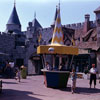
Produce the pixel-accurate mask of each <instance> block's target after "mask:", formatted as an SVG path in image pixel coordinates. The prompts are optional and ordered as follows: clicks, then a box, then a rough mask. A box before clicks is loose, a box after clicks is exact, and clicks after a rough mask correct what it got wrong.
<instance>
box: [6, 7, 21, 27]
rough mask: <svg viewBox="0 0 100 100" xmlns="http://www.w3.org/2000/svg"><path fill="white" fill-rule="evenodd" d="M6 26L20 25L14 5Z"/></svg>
mask: <svg viewBox="0 0 100 100" xmlns="http://www.w3.org/2000/svg"><path fill="white" fill-rule="evenodd" d="M7 24H16V25H21V24H20V21H19V17H18V14H17V11H16V7H15V5H14V8H13V11H12V13H11V15H10V18H9V20H8V23H7Z"/></svg>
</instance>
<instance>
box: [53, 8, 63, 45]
mask: <svg viewBox="0 0 100 100" xmlns="http://www.w3.org/2000/svg"><path fill="white" fill-rule="evenodd" d="M52 44H62V45H63V44H64V42H63V32H62V27H61V18H60V7H58V8H57V18H56V22H55V27H54V32H53V37H52V41H51V45H52Z"/></svg>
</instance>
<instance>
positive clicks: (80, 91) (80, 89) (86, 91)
mask: <svg viewBox="0 0 100 100" xmlns="http://www.w3.org/2000/svg"><path fill="white" fill-rule="evenodd" d="M59 90H61V91H65V92H71V87H66V88H61V89H59ZM75 92H76V93H78V94H84V95H90V94H95V93H100V89H98V88H86V87H76V91H75Z"/></svg>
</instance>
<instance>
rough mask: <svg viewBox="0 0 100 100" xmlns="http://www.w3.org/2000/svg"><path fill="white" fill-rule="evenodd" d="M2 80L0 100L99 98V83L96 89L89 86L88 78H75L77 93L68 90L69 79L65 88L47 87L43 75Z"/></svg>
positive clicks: (94, 99)
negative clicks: (19, 80)
mask: <svg viewBox="0 0 100 100" xmlns="http://www.w3.org/2000/svg"><path fill="white" fill-rule="evenodd" d="M2 80H3V93H2V94H0V100H100V84H99V81H97V86H96V89H90V88H89V84H88V83H89V80H85V79H77V89H76V91H77V93H75V94H71V92H70V90H71V89H70V79H69V81H68V87H67V88H65V89H52V88H47V87H45V86H44V84H43V80H44V79H43V76H42V75H41V76H29V77H28V78H27V79H22V80H21V82H20V83H19V82H18V81H16V80H14V79H2Z"/></svg>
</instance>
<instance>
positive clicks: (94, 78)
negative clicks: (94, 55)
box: [90, 64, 97, 88]
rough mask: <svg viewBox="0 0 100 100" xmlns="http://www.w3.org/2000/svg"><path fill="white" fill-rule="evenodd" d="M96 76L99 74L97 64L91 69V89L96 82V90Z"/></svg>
mask: <svg viewBox="0 0 100 100" xmlns="http://www.w3.org/2000/svg"><path fill="white" fill-rule="evenodd" d="M96 74H97V69H96V68H95V64H92V68H91V69H90V88H91V85H92V81H94V88H95V86H96Z"/></svg>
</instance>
